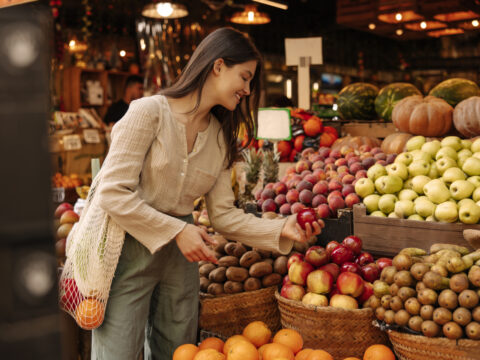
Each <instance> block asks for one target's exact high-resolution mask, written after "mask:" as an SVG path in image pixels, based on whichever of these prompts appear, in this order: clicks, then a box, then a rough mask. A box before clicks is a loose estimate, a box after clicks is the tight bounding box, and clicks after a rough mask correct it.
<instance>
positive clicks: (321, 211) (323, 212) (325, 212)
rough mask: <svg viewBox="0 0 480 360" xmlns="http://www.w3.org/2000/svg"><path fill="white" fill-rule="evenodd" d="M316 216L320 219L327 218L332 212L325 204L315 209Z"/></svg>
mask: <svg viewBox="0 0 480 360" xmlns="http://www.w3.org/2000/svg"><path fill="white" fill-rule="evenodd" d="M316 211H317V216H318V217H319V218H321V219H326V218H329V217H330V216H331V215H332V211H331V210H330V208H329V207H328V205H327V204H320V205H318V206H317V208H316Z"/></svg>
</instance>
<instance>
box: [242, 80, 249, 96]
mask: <svg viewBox="0 0 480 360" xmlns="http://www.w3.org/2000/svg"><path fill="white" fill-rule="evenodd" d="M243 92H244V94H245V96H248V95H250V82H247V83H246V84H245V86H244V87H243Z"/></svg>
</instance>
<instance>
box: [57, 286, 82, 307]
mask: <svg viewBox="0 0 480 360" xmlns="http://www.w3.org/2000/svg"><path fill="white" fill-rule="evenodd" d="M82 300H83V296H82V294H81V293H80V291H79V290H78V287H77V283H76V282H75V280H74V279H62V281H61V282H60V307H61V308H62V309H64V310H66V311H69V312H73V313H74V312H75V309H76V308H77V306H78V304H80V302H81V301H82Z"/></svg>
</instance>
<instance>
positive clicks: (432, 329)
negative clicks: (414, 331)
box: [422, 320, 440, 337]
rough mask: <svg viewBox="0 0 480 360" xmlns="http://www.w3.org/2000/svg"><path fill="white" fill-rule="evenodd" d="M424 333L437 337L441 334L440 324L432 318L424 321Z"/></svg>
mask: <svg viewBox="0 0 480 360" xmlns="http://www.w3.org/2000/svg"><path fill="white" fill-rule="evenodd" d="M422 333H423V335H425V336H427V337H435V336H437V335H438V334H440V326H439V325H438V324H437V323H435V322H434V321H432V320H425V321H424V322H423V323H422Z"/></svg>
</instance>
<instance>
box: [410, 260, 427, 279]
mask: <svg viewBox="0 0 480 360" xmlns="http://www.w3.org/2000/svg"><path fill="white" fill-rule="evenodd" d="M429 270H430V266H429V265H428V264H425V263H416V264H413V265H412V267H411V268H410V274H412V276H413V277H414V278H415V280H418V281H421V280H422V278H423V275H425V274H426V273H427V272H428V271H429Z"/></svg>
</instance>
